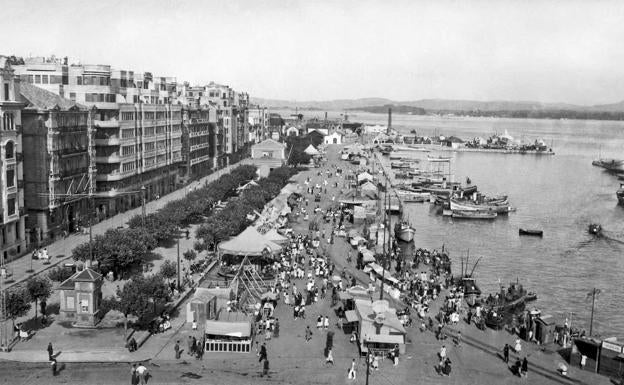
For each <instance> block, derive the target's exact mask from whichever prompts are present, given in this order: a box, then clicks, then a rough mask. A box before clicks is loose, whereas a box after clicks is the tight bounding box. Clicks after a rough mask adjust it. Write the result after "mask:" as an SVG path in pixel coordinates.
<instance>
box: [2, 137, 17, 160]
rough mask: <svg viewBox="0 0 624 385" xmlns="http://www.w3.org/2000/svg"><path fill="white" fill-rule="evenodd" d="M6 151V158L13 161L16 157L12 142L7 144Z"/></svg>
mask: <svg viewBox="0 0 624 385" xmlns="http://www.w3.org/2000/svg"><path fill="white" fill-rule="evenodd" d="M4 149H5V154H6V155H5V158H6V159H13V157H14V156H15V151H14V145H13V142H11V141H9V142H7V144H6V146H5V147H4Z"/></svg>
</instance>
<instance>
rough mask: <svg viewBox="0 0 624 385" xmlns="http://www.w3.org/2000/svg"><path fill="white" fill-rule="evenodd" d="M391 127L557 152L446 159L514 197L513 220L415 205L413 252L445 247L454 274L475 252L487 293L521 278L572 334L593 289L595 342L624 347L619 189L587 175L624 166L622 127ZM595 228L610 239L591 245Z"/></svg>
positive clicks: (418, 120) (544, 123)
mask: <svg viewBox="0 0 624 385" xmlns="http://www.w3.org/2000/svg"><path fill="white" fill-rule="evenodd" d="M311 114H314V113H311ZM316 114H318V115H319V116H320V114H321V113H316ZM307 116H309V115H308V114H306V117H307ZM330 116H331V115H330ZM349 119H350V120H352V121H362V122H367V123H378V124H385V123H386V120H387V117H386V116H383V115H377V114H368V113H357V114H350V116H349ZM393 126H394V127H395V128H397V129H399V130H400V131H402V132H405V133H406V134H407V133H409V132H410V131H411V130H412V129H416V130H417V132H418V134H419V135H433V134H436V133H437V134H445V135H457V136H460V137H462V138H469V137H474V136H482V137H487V136H489V135H491V134H492V133H494V132H499V133H503V132H504V131H505V129H506V130H507V131H508V132H509V134H510V135H512V136H514V137H515V138H518V139H520V138H523V139H525V140H526V141H533V140H535V139H540V138H541V139H543V140H544V141H545V142H546V143H548V144H550V143H552V145H553V150H554V151H555V152H556V155H555V156H532V155H519V154H482V153H445V154H453V155H452V156H453V160H452V171H453V173H454V175H455V179H456V180H461V181H465V178H466V176H470V178H471V179H472V183H474V184H477V185H478V187H479V190H480V191H482V192H484V193H485V194H488V195H495V194H503V193H504V194H507V195H509V200H510V203H511V205H512V206H514V207H516V208H517V211H516V212H515V213H510V214H509V216H508V217H505V216H503V217H500V218H497V219H496V220H494V221H483V222H481V221H470V222H466V221H457V220H455V221H454V220H452V219H450V218H447V217H442V216H441V215H438V214H436V212H435V210H433V209H432V207H433V206H431V205H430V204H428V203H426V204H410V205H408V209H407V212H408V215H409V218H410V220H411V222H412V224H413V225H414V227H416V229H417V235H416V237H415V242H416V246H417V247H426V248H440V247H441V246H442V245H443V244H444V245H445V247H446V248H447V249H449V250H450V252H451V256H452V257H453V261H454V268H455V269H456V270H455V271H458V270H459V268H460V256H462V255H463V256H465V255H466V253H467V251H468V250H469V251H470V256H471V257H470V260H471V261H472V262H474V261H476V259H477V257H482V259H481V261H480V262H479V265H478V266H477V268H476V270H475V274H476V277H477V279H478V281H479V283H480V285H481V288H482V289H483V291H484V292H486V293H487V292H493V291H497V290H498V287H499V280H500V282H501V283H503V284H508V283H509V282H510V281H515V280H516V278H518V279H519V280H520V281H521V283H523V284H524V285H525V287H527V289H529V290H533V291H536V292H537V293H538V297H539V299H538V301H537V302H535V303H534V305H535V306H537V307H538V308H540V309H541V310H542V312H543V313H546V314H554V315H556V316H557V317H559V318H560V319H561V321H562V320H563V318H564V317H570V316H571V318H572V325H573V326H582V327H585V328H587V329H588V328H589V318H590V309H591V300H586V296H587V293H588V292H589V291H590V290H591V289H592V287H597V288H600V289H601V290H602V294H601V295H600V296H599V297H598V299H597V302H596V312H595V315H594V332H595V333H599V334H601V335H603V336H618V337H620V338H621V337H624V312H622V310H621V303H622V302H621V301H622V300H623V299H624V285H622V284H621V280H622V279H623V278H624V209H623V208H622V207H619V206H617V201H616V198H615V191H616V190H617V188H618V187H619V183H618V181H617V179H616V178H615V177H614V176H613V175H610V174H608V173H606V172H604V171H602V170H601V169H598V168H596V167H593V166H592V165H591V161H592V160H593V159H595V158H597V157H598V156H599V155H602V156H603V157H607V156H612V157H620V158H621V157H624V151H622V149H624V123H621V122H600V121H574V120H567V121H553V120H522V119H518V120H516V119H477V118H475V119H460V118H457V119H443V118H430V117H419V116H410V115H394V116H393ZM415 157H421V158H424V157H426V154H419V155H415ZM426 163H427V162H426V161H425V162H423V163H422V164H423V165H422V166H421V168H424V167H426ZM591 222H598V223H601V224H602V226H603V228H604V229H605V232H606V233H607V234H608V235H610V236H611V238H607V239H597V238H594V237H592V236H590V235H589V234H588V233H587V226H588V224H589V223H591ZM520 227H526V228H540V229H543V230H544V237H543V238H542V239H540V238H533V237H519V236H518V228H520ZM612 238H614V239H612ZM620 239H621V240H620ZM570 313H571V315H570Z"/></svg>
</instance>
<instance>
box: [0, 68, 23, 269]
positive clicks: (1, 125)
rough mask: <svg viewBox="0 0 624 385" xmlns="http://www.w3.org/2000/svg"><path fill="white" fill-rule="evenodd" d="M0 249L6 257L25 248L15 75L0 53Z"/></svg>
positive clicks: (19, 123)
mask: <svg viewBox="0 0 624 385" xmlns="http://www.w3.org/2000/svg"><path fill="white" fill-rule="evenodd" d="M0 84H2V86H1V87H2V88H1V90H0V93H1V95H0V231H1V234H0V252H1V253H2V255H3V257H4V259H5V260H9V259H11V258H14V257H16V256H18V255H21V254H23V253H25V252H26V244H27V242H26V239H27V237H26V232H25V230H26V228H25V219H26V218H25V214H26V213H25V210H24V185H23V184H24V182H23V180H22V176H23V168H22V167H23V165H22V135H21V129H22V127H21V125H22V120H21V119H22V114H21V109H22V107H23V104H22V103H21V101H20V100H19V78H18V77H16V76H15V73H14V70H13V68H12V66H11V64H10V63H9V61H8V59H7V58H6V57H3V56H0Z"/></svg>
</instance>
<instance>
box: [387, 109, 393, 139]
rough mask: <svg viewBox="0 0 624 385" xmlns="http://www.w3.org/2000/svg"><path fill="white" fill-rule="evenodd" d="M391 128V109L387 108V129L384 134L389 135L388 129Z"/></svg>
mask: <svg viewBox="0 0 624 385" xmlns="http://www.w3.org/2000/svg"><path fill="white" fill-rule="evenodd" d="M391 128H392V108H390V107H388V129H387V130H386V134H388V135H390V129H391Z"/></svg>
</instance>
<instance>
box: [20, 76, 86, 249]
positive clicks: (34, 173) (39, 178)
mask: <svg viewBox="0 0 624 385" xmlns="http://www.w3.org/2000/svg"><path fill="white" fill-rule="evenodd" d="M20 96H21V98H22V100H23V102H24V103H25V107H24V109H23V110H22V141H23V147H24V148H26V149H28V154H27V155H28V156H26V157H25V158H24V202H25V207H26V208H27V210H28V217H27V219H26V226H27V228H29V229H31V230H34V233H33V234H34V239H33V241H34V242H40V241H47V240H53V239H55V238H57V237H59V236H62V235H63V234H64V233H71V232H72V231H76V230H78V229H79V228H80V227H81V226H85V225H87V224H88V222H89V220H90V217H91V216H92V215H93V211H92V210H91V207H90V201H89V196H90V194H92V193H93V188H94V186H95V181H94V178H95V167H94V163H93V161H94V158H93V157H92V156H91V155H90V152H91V151H93V144H94V143H93V135H92V134H93V132H92V131H93V130H92V125H91V124H92V119H91V110H90V109H88V108H87V107H86V106H82V105H79V104H77V103H76V102H72V101H71V100H69V99H65V98H63V97H61V96H59V95H57V94H54V93H52V92H50V91H46V90H45V89H42V88H39V87H36V86H34V85H31V84H27V83H25V84H21V85H20Z"/></svg>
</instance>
